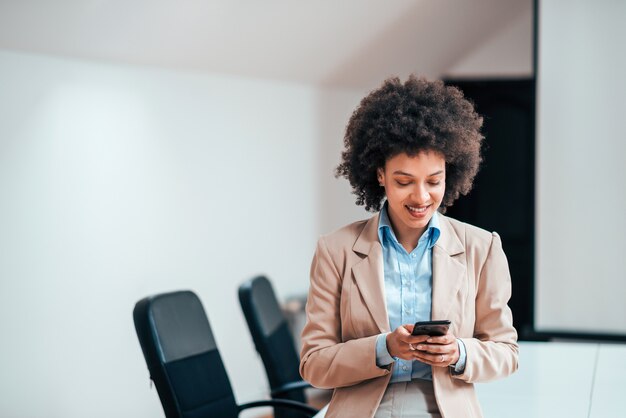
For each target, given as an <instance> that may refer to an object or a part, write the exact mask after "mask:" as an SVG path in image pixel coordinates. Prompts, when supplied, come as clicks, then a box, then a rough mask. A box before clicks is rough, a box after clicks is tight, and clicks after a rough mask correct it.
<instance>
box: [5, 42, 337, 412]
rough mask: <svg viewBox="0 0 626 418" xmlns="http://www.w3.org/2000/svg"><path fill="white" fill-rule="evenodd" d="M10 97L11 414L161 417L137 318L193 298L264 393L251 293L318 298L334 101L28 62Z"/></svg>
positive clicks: (9, 72)
mask: <svg viewBox="0 0 626 418" xmlns="http://www.w3.org/2000/svg"><path fill="white" fill-rule="evenodd" d="M0 92H2V93H1V94H0V231H1V232H0V335H2V350H1V352H2V355H0V370H2V373H0V392H1V393H2V396H0V416H3V417H12V418H18V417H49V418H55V417H64V418H70V417H92V418H96V417H111V416H133V417H155V416H161V415H162V411H161V406H160V403H159V400H158V396H157V393H156V391H155V390H154V389H150V387H149V381H148V372H147V369H146V366H145V362H144V360H143V357H142V354H141V350H140V348H139V344H138V342H137V338H136V335H135V331H134V328H133V323H132V316H131V313H132V309H133V306H134V304H135V302H136V301H137V300H138V299H140V298H142V297H144V296H146V295H149V294H153V293H156V292H162V291H168V290H174V289H185V288H187V289H193V290H195V291H196V292H197V293H198V294H199V296H200V297H201V299H202V300H203V302H204V305H205V309H206V310H207V313H208V315H209V319H210V321H211V323H212V326H213V330H214V333H215V335H216V338H217V341H218V344H219V346H220V348H221V351H222V355H223V358H224V361H225V363H226V367H227V369H228V372H229V375H230V377H231V380H232V383H233V387H234V388H235V392H236V395H237V398H238V400H239V401H240V402H244V401H248V400H252V399H256V398H259V397H260V396H263V395H264V394H265V393H266V390H267V389H266V388H267V383H266V378H265V375H264V373H263V369H262V366H261V363H260V361H259V360H258V358H257V356H256V353H255V352H254V348H253V345H252V342H251V339H250V337H249V333H248V330H247V327H246V326H245V323H244V320H243V315H242V314H241V311H240V307H239V303H238V300H237V293H236V289H237V286H238V285H239V284H240V283H241V282H242V281H243V280H245V279H247V278H249V277H251V276H253V275H255V274H257V273H266V274H268V275H269V276H270V277H271V279H272V280H273V281H274V283H275V287H276V288H277V291H278V293H279V295H280V296H281V297H284V296H287V295H290V294H294V293H302V292H305V291H306V289H307V287H308V269H309V264H310V259H311V256H312V252H313V249H314V245H315V240H316V239H317V236H318V234H319V233H320V232H321V230H320V226H319V225H320V219H319V216H318V214H317V209H318V204H319V199H318V196H319V193H320V191H319V183H320V179H319V177H318V176H317V175H316V173H317V170H318V166H317V161H318V160H319V158H320V155H319V151H318V141H319V137H318V136H319V128H318V126H319V124H320V123H321V121H320V119H319V118H320V116H319V115H318V110H319V106H320V94H319V93H318V92H317V91H316V90H314V89H313V88H311V87H307V86H302V85H296V84H283V83H279V82H268V81H261V80H252V79H242V78H236V77H226V76H224V77H222V76H210V75H200V74H189V73H176V72H170V71H164V70H156V69H148V68H139V67H125V66H113V65H104V64H97V63H88V62H80V61H71V60H62V59H56V58H49V57H44V56H31V55H25V54H18V53H13V52H0ZM329 100H330V101H332V98H330V99H329ZM335 123H338V122H335ZM342 128H343V126H340V127H339V129H340V130H341V129H342ZM330 130H331V131H332V128H330ZM326 134H327V135H331V136H335V137H339V138H340V137H341V132H339V133H337V134H332V133H330V131H329V128H326Z"/></svg>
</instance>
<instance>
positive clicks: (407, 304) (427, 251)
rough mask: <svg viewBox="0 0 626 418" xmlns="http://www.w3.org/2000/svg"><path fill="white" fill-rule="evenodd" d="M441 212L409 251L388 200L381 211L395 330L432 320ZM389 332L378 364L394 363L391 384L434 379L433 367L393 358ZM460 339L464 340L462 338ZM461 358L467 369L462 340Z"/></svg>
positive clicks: (380, 227) (381, 338)
mask: <svg viewBox="0 0 626 418" xmlns="http://www.w3.org/2000/svg"><path fill="white" fill-rule="evenodd" d="M440 234H441V231H440V229H439V215H438V213H437V212H435V213H434V214H433V216H432V218H431V219H430V222H429V223H428V226H427V227H426V231H425V232H424V233H423V234H422V236H421V237H420V239H419V241H418V243H417V247H415V249H413V251H411V253H408V252H407V251H406V250H405V249H404V247H402V245H401V244H400V243H399V242H398V239H397V238H396V235H395V233H394V231H393V228H392V227H391V222H390V220H389V215H388V213H387V203H386V202H385V204H384V205H383V208H382V210H381V211H380V217H379V223H378V239H379V240H380V243H381V245H382V248H383V270H384V274H385V297H386V301H387V314H388V315H389V325H390V327H391V329H392V330H394V329H396V328H397V327H399V326H401V325H403V324H413V323H415V322H417V321H429V320H430V319H431V306H432V293H433V287H432V278H433V273H432V254H433V251H432V248H433V246H434V245H435V243H436V242H437V240H438V239H439V235H440ZM386 336H387V334H386V333H385V334H380V335H379V336H378V338H377V340H376V364H377V365H378V366H379V367H383V366H386V365H389V364H391V363H393V362H394V361H395V363H394V365H393V369H392V375H391V383H394V382H407V381H410V380H411V379H428V380H432V369H431V366H429V365H428V364H425V363H422V362H420V361H418V360H402V359H400V358H393V357H391V356H390V355H389V352H388V351H387V344H386ZM459 341H460V340H459ZM459 350H460V357H459V361H458V362H457V364H456V367H455V372H456V373H460V372H462V371H463V369H464V368H465V357H466V354H465V346H464V344H463V343H462V342H459Z"/></svg>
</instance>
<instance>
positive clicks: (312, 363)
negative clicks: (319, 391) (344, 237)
mask: <svg viewBox="0 0 626 418" xmlns="http://www.w3.org/2000/svg"><path fill="white" fill-rule="evenodd" d="M342 281H343V278H342V277H341V275H340V273H339V270H338V269H337V267H336V266H335V264H334V263H333V260H332V258H331V256H330V253H329V251H328V247H327V245H326V243H325V241H324V238H320V240H319V241H318V243H317V249H316V251H315V256H314V257H313V262H312V264H311V283H310V288H309V296H308V299H307V304H306V324H305V326H304V329H303V330H302V351H301V353H300V358H301V360H300V374H301V375H302V377H303V379H304V380H306V381H308V382H309V383H311V384H312V385H313V386H315V387H318V388H324V389H332V388H337V387H343V386H352V385H355V384H357V383H360V382H362V381H364V380H367V379H372V378H375V377H380V376H385V375H387V374H389V373H390V370H389V369H390V366H387V367H386V368H380V367H378V366H376V337H377V335H372V336H367V337H364V338H356V339H351V340H348V341H342V323H341V297H342V295H341V292H342Z"/></svg>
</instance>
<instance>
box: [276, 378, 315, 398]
mask: <svg viewBox="0 0 626 418" xmlns="http://www.w3.org/2000/svg"><path fill="white" fill-rule="evenodd" d="M310 387H311V384H310V383H309V382H305V381H304V380H298V381H295V382H289V383H285V384H284V385H281V386H279V387H277V388H274V389H272V391H271V392H270V395H271V396H272V398H273V397H274V396H278V395H283V394H285V393H287V392H290V391H292V390H295V389H307V388H310Z"/></svg>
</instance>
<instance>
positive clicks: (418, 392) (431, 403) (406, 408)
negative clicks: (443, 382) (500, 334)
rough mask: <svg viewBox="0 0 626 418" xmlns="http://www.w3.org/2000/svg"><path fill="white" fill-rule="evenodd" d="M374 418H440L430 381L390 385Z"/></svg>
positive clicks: (417, 380)
mask: <svg viewBox="0 0 626 418" xmlns="http://www.w3.org/2000/svg"><path fill="white" fill-rule="evenodd" d="M374 418H441V414H440V413H439V408H438V407H437V402H436V401H435V390H434V388H433V382H432V381H430V380H421V379H414V380H412V381H410V382H398V383H391V384H389V386H387V389H386V390H385V394H384V395H383V399H382V400H381V401H380V405H379V406H378V409H377V410H376V414H375V415H374Z"/></svg>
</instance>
